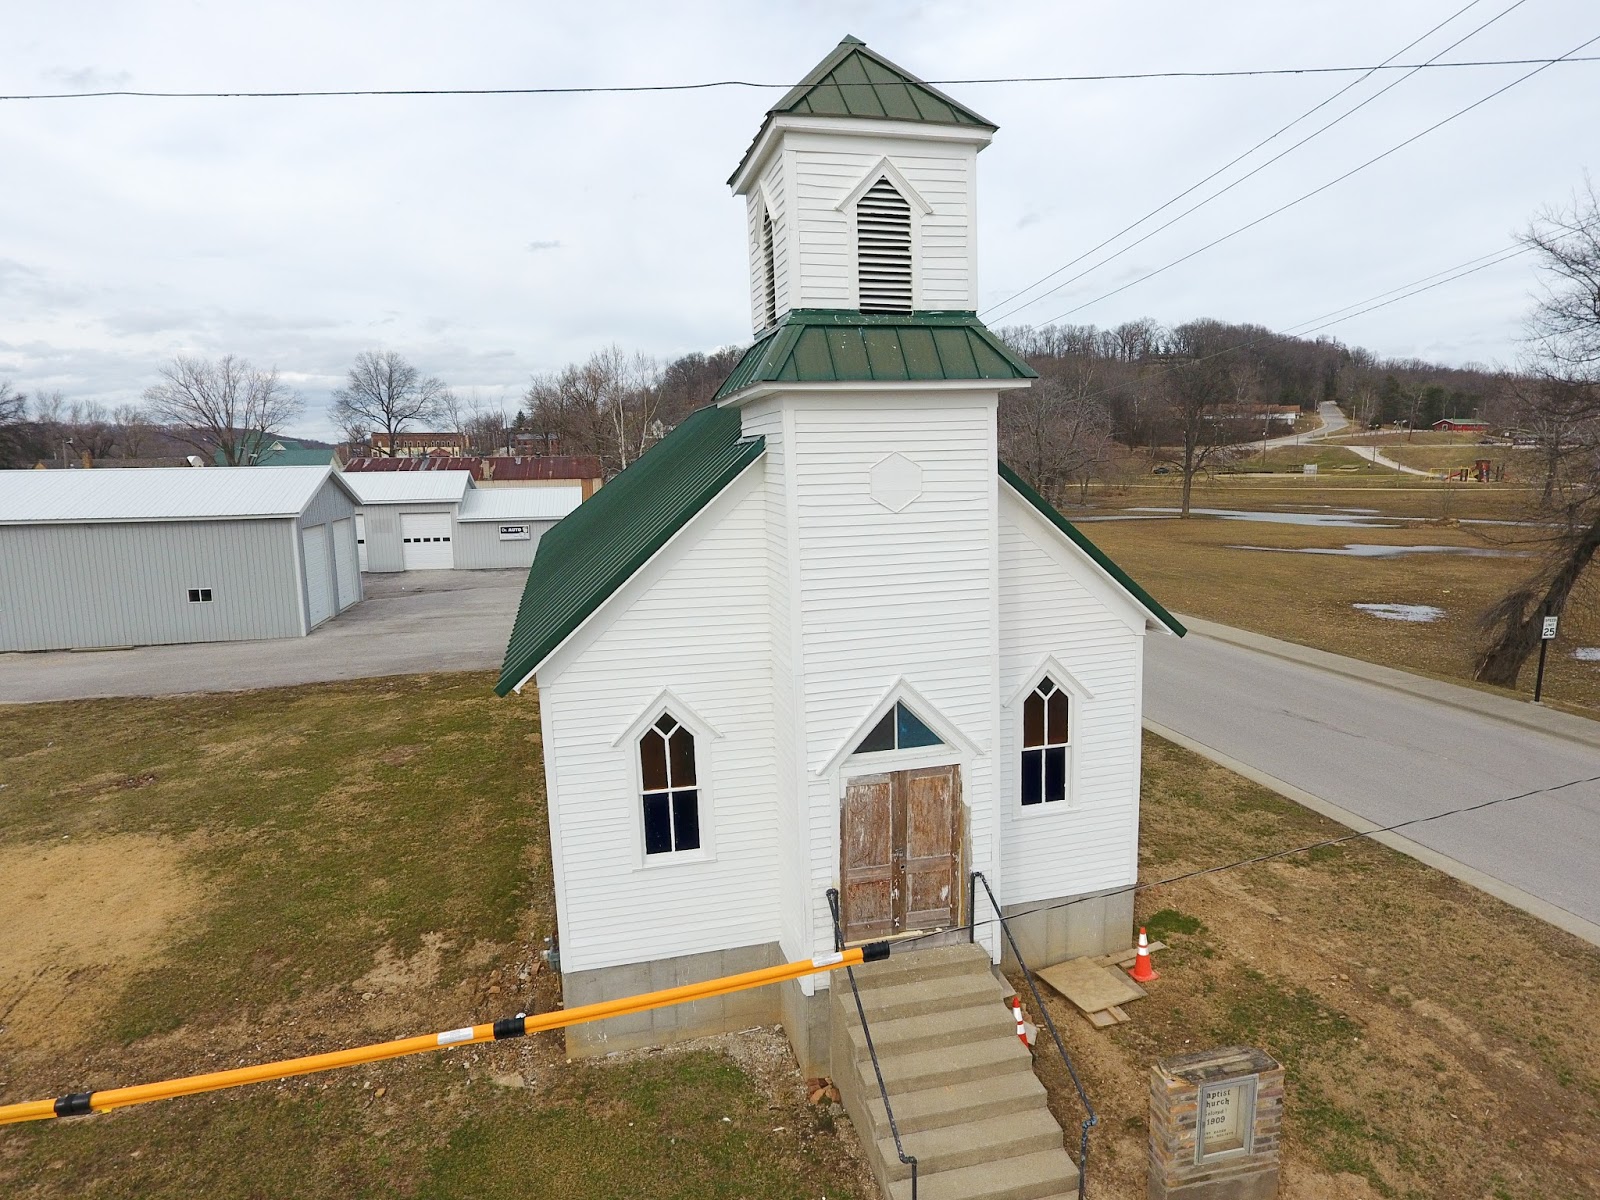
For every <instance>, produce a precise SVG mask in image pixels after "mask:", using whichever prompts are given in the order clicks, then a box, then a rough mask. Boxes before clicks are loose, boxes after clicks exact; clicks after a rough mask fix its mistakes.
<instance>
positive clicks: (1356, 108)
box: [991, 0, 1527, 321]
mask: <svg viewBox="0 0 1600 1200" xmlns="http://www.w3.org/2000/svg"><path fill="white" fill-rule="evenodd" d="M1479 2H1480V0H1471V3H1469V4H1468V5H1467V6H1466V7H1465V8H1461V9H1458V10H1457V11H1455V12H1453V13H1451V14H1450V15H1449V16H1448V17H1446V18H1445V19H1444V20H1443V21H1441V22H1439V24H1437V25H1435V26H1434V27H1433V28H1432V29H1430V30H1428V32H1427V33H1424V34H1423V35H1422V36H1421V37H1419V38H1417V39H1416V40H1415V41H1413V42H1411V43H1409V44H1408V45H1405V46H1402V47H1401V48H1400V49H1399V50H1396V51H1395V52H1394V53H1393V54H1392V55H1390V56H1389V58H1388V59H1386V60H1385V62H1389V61H1392V60H1394V59H1396V58H1399V57H1400V55H1402V54H1404V53H1405V52H1406V51H1407V50H1409V49H1411V47H1412V46H1415V45H1416V44H1417V42H1420V41H1423V40H1424V39H1426V38H1429V37H1431V36H1433V34H1435V33H1437V32H1438V31H1439V30H1440V29H1442V28H1444V26H1446V25H1448V24H1449V23H1450V22H1451V21H1454V20H1455V19H1456V18H1457V17H1459V16H1460V15H1461V14H1462V13H1464V12H1466V11H1467V9H1469V8H1472V7H1473V5H1475V4H1477V3H1479ZM1526 2H1527V0H1515V2H1514V3H1513V4H1511V5H1510V7H1508V8H1505V9H1503V10H1502V11H1500V12H1499V13H1497V14H1495V15H1494V16H1492V17H1490V18H1489V19H1488V20H1487V21H1485V22H1484V23H1483V24H1482V25H1479V26H1478V27H1477V28H1476V29H1473V30H1472V31H1471V32H1469V33H1467V34H1465V35H1463V36H1462V37H1459V38H1457V39H1456V40H1455V41H1453V42H1451V43H1450V44H1449V45H1448V46H1446V47H1445V48H1444V49H1442V50H1440V51H1438V53H1436V54H1434V55H1433V58H1432V59H1430V60H1429V61H1430V62H1431V61H1433V60H1434V59H1439V58H1442V57H1443V56H1444V55H1446V54H1448V53H1450V51H1452V50H1454V49H1455V48H1456V47H1457V46H1459V45H1461V43H1462V42H1464V41H1467V40H1468V39H1469V38H1472V37H1475V36H1477V35H1478V34H1479V33H1482V32H1483V31H1484V30H1485V29H1487V28H1488V27H1489V26H1490V25H1493V24H1494V23H1495V22H1496V21H1498V20H1500V19H1501V18H1502V17H1505V16H1507V15H1508V14H1510V13H1511V11H1512V10H1513V9H1516V8H1520V7H1521V6H1522V5H1523V4H1525V3H1526ZM1376 69H1377V68H1374V70H1376ZM1421 69H1422V68H1421V67H1417V68H1414V69H1412V70H1410V71H1407V72H1406V73H1405V74H1404V75H1402V76H1400V78H1398V79H1396V80H1394V81H1393V82H1391V83H1388V84H1386V85H1385V86H1384V87H1382V88H1379V89H1378V90H1377V91H1376V92H1374V93H1372V95H1370V96H1368V97H1367V98H1366V99H1365V100H1363V101H1361V103H1359V104H1357V105H1355V106H1354V107H1353V108H1350V109H1347V110H1346V111H1345V112H1343V113H1341V114H1340V115H1339V116H1337V117H1335V118H1334V119H1333V120H1331V121H1329V122H1328V123H1327V124H1326V125H1324V126H1322V127H1321V128H1320V129H1317V130H1315V131H1313V132H1311V133H1309V134H1307V135H1306V136H1305V137H1303V138H1301V139H1300V140H1299V141H1298V142H1296V143H1295V144H1294V145H1292V146H1289V147H1288V148H1287V149H1284V150H1281V151H1279V152H1278V153H1277V154H1275V155H1273V156H1272V157H1271V158H1269V159H1267V160H1266V161H1265V162H1263V163H1260V164H1259V165H1257V166H1256V167H1254V168H1253V169H1251V170H1250V171H1247V172H1246V173H1245V174H1243V175H1241V176H1239V178H1237V179H1235V180H1233V181H1232V182H1231V183H1229V184H1227V185H1226V186H1224V187H1221V188H1219V189H1217V190H1216V191H1215V192H1212V193H1211V195H1209V196H1207V197H1205V199H1203V200H1201V201H1199V203H1197V204H1193V205H1190V206H1189V207H1188V208H1186V209H1184V210H1183V211H1182V212H1181V213H1179V214H1178V215H1177V216H1175V217H1173V218H1172V219H1171V220H1169V221H1166V222H1165V223H1163V224H1161V225H1158V226H1156V227H1155V228H1154V229H1152V230H1150V231H1149V232H1148V233H1146V234H1144V235H1143V236H1142V237H1140V238H1138V239H1137V240H1135V241H1132V242H1129V243H1128V244H1127V245H1126V246H1123V247H1122V248H1121V249H1119V250H1117V251H1115V252H1113V253H1111V254H1108V255H1106V257H1105V258H1103V259H1101V260H1100V261H1099V262H1097V263H1095V264H1094V265H1093V266H1091V267H1086V268H1084V269H1083V270H1082V271H1079V272H1078V273H1077V274H1076V275H1074V276H1072V277H1071V278H1070V279H1064V280H1062V281H1061V282H1060V283H1058V284H1056V285H1055V287H1053V288H1051V289H1050V290H1049V291H1046V292H1041V293H1039V295H1037V296H1034V297H1033V298H1032V299H1031V300H1026V301H1024V302H1023V303H1021V304H1019V305H1016V306H1015V307H1014V308H1008V309H1007V310H1006V311H1005V312H1003V313H1001V314H1000V315H999V316H997V317H995V318H994V319H995V320H997V321H1000V320H1004V319H1005V318H1006V317H1009V316H1011V315H1013V314H1015V313H1017V312H1020V311H1021V310H1022V309H1025V308H1028V307H1030V306H1032V305H1034V304H1037V303H1038V302H1039V301H1040V300H1043V299H1044V298H1045V297H1046V296H1051V295H1054V294H1055V293H1056V292H1059V291H1060V290H1061V289H1062V288H1064V287H1066V286H1067V285H1068V284H1071V283H1076V282H1077V281H1078V280H1080V279H1082V278H1083V277H1084V276H1085V275H1090V274H1093V273H1094V272H1095V271H1098V270H1099V269H1100V268H1101V267H1103V266H1105V265H1106V264H1107V263H1109V262H1112V261H1113V260H1115V259H1117V258H1120V257H1121V256H1122V255H1124V254H1126V253H1127V252H1128V251H1129V250H1132V249H1133V248H1134V247H1135V246H1138V245H1141V244H1142V243H1144V242H1147V241H1149V240H1150V239H1151V238H1153V237H1155V235H1156V234H1158V233H1160V232H1161V231H1162V230H1164V229H1169V228H1171V227H1172V226H1173V225H1175V224H1177V223H1178V222H1179V221H1181V220H1183V219H1184V218H1185V217H1187V216H1189V215H1190V214H1191V213H1194V212H1197V211H1199V210H1200V209H1202V208H1204V207H1205V206H1206V205H1208V204H1210V203H1211V202H1212V201H1213V200H1215V199H1216V198H1217V197H1218V196H1222V195H1226V194H1227V193H1228V192H1231V191H1232V190H1233V189H1234V188H1236V187H1238V186H1239V185H1240V184H1241V183H1243V182H1244V181H1245V180H1247V179H1250V178H1251V177H1253V176H1255V175H1259V174H1260V173H1261V172H1262V171H1264V170H1266V169H1267V168H1268V167H1270V166H1271V165H1272V164H1273V163H1275V162H1277V161H1278V160H1279V159H1282V158H1284V157H1286V156H1288V155H1290V154H1293V153H1294V152H1295V151H1296V150H1298V149H1300V147H1301V146H1304V145H1305V144H1306V143H1307V142H1310V141H1313V140H1315V139H1316V138H1319V137H1321V136H1322V135H1323V134H1324V133H1327V132H1328V130H1330V129H1332V128H1333V127H1334V126H1335V125H1338V124H1339V123H1340V122H1341V121H1344V120H1347V119H1348V118H1350V117H1352V116H1354V115H1355V114H1356V113H1358V112H1360V111H1361V110H1362V109H1363V108H1365V107H1366V106H1367V105H1369V104H1371V103H1372V102H1373V101H1374V100H1376V99H1378V98H1379V97H1380V96H1382V95H1383V94H1384V93H1385V92H1388V91H1390V90H1391V89H1393V88H1396V87H1399V86H1400V85H1401V84H1402V83H1404V82H1405V81H1406V80H1407V79H1410V78H1411V77H1412V76H1413V75H1415V74H1416V73H1417V71H1419V70H1421ZM1371 74H1372V72H1370V71H1369V72H1368V73H1367V74H1366V75H1362V76H1360V77H1359V78H1357V79H1353V80H1351V81H1350V82H1349V83H1347V84H1345V85H1344V87H1342V88H1340V89H1339V90H1338V91H1337V92H1335V93H1334V94H1333V95H1331V96H1329V97H1328V98H1327V99H1326V100H1324V101H1323V102H1322V103H1321V104H1318V105H1316V106H1315V107H1313V108H1310V109H1307V110H1306V111H1305V112H1303V113H1301V114H1300V115H1299V116H1298V117H1296V118H1295V119H1294V120H1292V121H1290V122H1289V123H1288V124H1287V125H1285V126H1283V127H1282V128H1281V129H1279V130H1277V131H1276V132H1275V133H1272V134H1269V135H1268V136H1267V137H1265V138H1263V139H1262V140H1261V141H1259V142H1257V143H1256V144H1255V145H1254V146H1251V147H1250V149H1248V150H1246V151H1245V152H1244V153H1243V154H1241V155H1239V156H1238V157H1237V158H1234V159H1233V160H1231V161H1230V162H1227V163H1224V164H1223V165H1222V166H1220V167H1218V168H1217V169H1216V170H1215V171H1213V172H1211V174H1209V175H1207V176H1206V177H1205V178H1204V179H1202V180H1200V182H1199V183H1196V184H1194V185H1192V186H1190V187H1188V188H1185V189H1184V190H1183V191H1181V192H1179V193H1178V194H1177V195H1176V196H1174V197H1173V198H1172V199H1171V200H1168V201H1167V202H1166V203H1165V204H1163V205H1161V206H1160V207H1159V208H1156V209H1152V210H1151V211H1150V212H1148V213H1146V214H1145V215H1144V216H1142V217H1140V218H1139V219H1138V220H1137V221H1135V222H1133V224H1131V225H1128V226H1125V227H1124V228H1122V229H1119V230H1118V231H1117V232H1116V233H1114V234H1112V235H1111V236H1110V237H1108V238H1107V239H1106V240H1105V241H1103V242H1101V243H1100V244H1099V245H1098V246H1094V247H1092V248H1090V249H1088V250H1085V251H1084V252H1083V253H1082V254H1080V255H1078V256H1077V257H1076V258H1074V259H1072V260H1071V261H1069V262H1067V263H1064V264H1063V265H1061V266H1059V267H1057V268H1056V269H1055V270H1054V271H1051V272H1050V274H1048V275H1046V276H1045V277H1044V278H1043V279H1039V280H1035V281H1034V282H1033V283H1031V284H1029V285H1028V286H1027V287H1025V288H1023V289H1022V291H1020V292H1017V293H1016V294H1014V295H1013V296H1011V297H1010V298H1009V299H1007V300H1002V301H1001V302H1000V303H999V304H996V305H992V306H991V311H992V309H994V308H999V307H1002V306H1004V305H1008V304H1011V303H1012V301H1014V300H1016V299H1017V297H1018V296H1021V295H1023V294H1025V293H1027V292H1030V291H1032V290H1033V289H1034V288H1036V287H1038V286H1039V284H1041V283H1045V282H1047V281H1049V280H1051V279H1054V278H1055V277H1056V276H1057V275H1059V274H1061V272H1062V271H1065V270H1067V268H1069V267H1072V266H1075V265H1076V264H1078V263H1080V262H1082V261H1083V260H1084V259H1086V258H1088V257H1089V255H1091V254H1094V253H1096V252H1097V251H1099V250H1103V249H1104V248H1105V247H1106V246H1109V245H1110V244H1111V243H1112V242H1114V241H1116V240H1117V239H1118V238H1120V237H1121V236H1122V235H1123V234H1125V233H1128V232H1130V231H1131V230H1133V229H1136V228H1138V227H1139V226H1140V225H1143V224H1144V223H1145V222H1146V221H1148V220H1149V219H1150V218H1151V217H1153V216H1155V215H1156V214H1157V213H1160V212H1162V211H1163V210H1164V209H1166V208H1169V207H1170V206H1171V205H1173V204H1176V203H1177V202H1178V201H1179V200H1181V199H1183V198H1184V197H1185V196H1187V195H1189V193H1191V192H1193V191H1195V190H1196V189H1197V188H1199V187H1201V186H1203V185H1204V184H1207V183H1209V182H1210V181H1211V180H1213V179H1215V178H1216V177H1217V176H1218V175H1221V174H1222V173H1223V172H1224V171H1226V170H1228V169H1229V168H1230V167H1232V166H1234V164H1236V163H1238V162H1240V161H1242V160H1244V159H1246V158H1248V157H1250V155H1252V154H1254V153H1255V152H1256V151H1257V150H1259V149H1261V148H1262V147H1263V146H1265V145H1266V144H1267V143H1268V142H1271V141H1272V140H1273V139H1275V138H1277V137H1278V136H1279V134H1282V133H1285V132H1287V131H1288V130H1290V129H1292V128H1294V126H1296V125H1298V124H1299V123H1300V122H1301V121H1303V120H1305V119H1306V118H1307V117H1309V116H1310V115H1311V114H1312V113H1314V112H1317V111H1318V110H1319V109H1322V108H1325V107H1326V106H1327V105H1329V104H1331V103H1333V102H1334V101H1335V100H1337V99H1338V98H1339V97H1340V96H1342V95H1344V94H1345V93H1346V92H1348V91H1349V90H1350V89H1351V88H1353V87H1357V86H1359V85H1360V84H1362V83H1363V82H1365V81H1366V80H1367V78H1368V77H1369V76H1370V75H1371Z"/></svg>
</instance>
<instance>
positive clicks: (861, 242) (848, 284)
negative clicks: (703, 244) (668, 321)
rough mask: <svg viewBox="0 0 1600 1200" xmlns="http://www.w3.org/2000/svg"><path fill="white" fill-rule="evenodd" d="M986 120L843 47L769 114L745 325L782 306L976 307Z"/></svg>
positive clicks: (753, 168) (750, 201)
mask: <svg viewBox="0 0 1600 1200" xmlns="http://www.w3.org/2000/svg"><path fill="white" fill-rule="evenodd" d="M995 128H996V127H995V125H994V123H993V122H991V121H989V120H987V119H986V118H984V117H982V116H980V115H979V114H978V113H976V112H974V111H973V110H972V109H970V108H968V107H966V106H965V105H964V104H962V103H961V102H960V101H958V100H956V99H954V98H953V97H950V96H947V95H945V94H944V93H943V92H941V91H940V90H939V89H938V88H936V87H934V86H932V85H931V84H928V83H925V82H923V81H922V80H920V79H918V78H917V77H916V76H914V75H912V74H911V73H910V72H908V71H906V70H905V69H904V68H903V67H899V66H896V65H895V64H894V63H892V62H890V61H889V60H888V59H886V58H884V57H882V56H881V55H879V54H877V53H875V52H874V51H872V50H871V49H869V48H868V47H867V46H866V45H865V44H864V43H862V42H861V41H860V40H858V39H857V38H853V37H847V38H845V39H844V40H843V41H842V42H840V43H839V45H838V46H837V47H835V48H834V50H833V52H832V53H830V54H829V55H828V56H827V57H826V58H824V59H823V60H822V61H821V62H820V63H818V64H817V65H816V66H815V67H814V68H812V70H811V71H810V72H809V73H808V74H807V75H806V77H805V78H804V79H802V80H801V81H800V82H799V83H798V84H796V85H795V86H794V87H793V88H791V89H790V90H789V92H788V93H786V94H785V95H784V97H783V98H782V99H781V100H779V101H778V103H777V104H775V105H773V107H772V108H771V109H769V110H768V111H767V114H766V118H765V120H764V121H763V123H762V126H761V130H760V132H759V133H758V134H757V135H756V138H755V141H754V142H752V143H751V145H750V148H749V150H747V151H746V153H745V156H744V158H743V160H742V161H741V162H740V164H739V168H738V170H736V171H735V172H734V173H733V176H732V178H730V179H729V181H728V182H729V184H730V185H731V186H732V188H733V191H734V194H735V195H739V196H744V197H746V200H747V209H746V213H747V222H748V226H747V227H748V230H749V251H750V298H751V324H752V326H753V327H754V329H755V330H756V331H757V332H758V333H759V332H761V331H763V330H765V329H769V328H771V327H772V326H773V325H775V324H777V323H778V322H779V321H781V320H782V318H783V315H784V314H785V313H786V312H788V311H790V310H792V309H831V310H853V311H857V312H863V313H910V312H927V311H939V312H949V311H964V312H970V311H972V310H974V309H975V308H976V307H977V261H976V252H975V229H974V224H975V221H974V218H975V209H976V202H977V180H976V160H977V153H978V151H979V150H981V149H982V148H983V147H984V146H986V145H988V144H989V140H990V138H991V137H992V136H993V135H994V132H995Z"/></svg>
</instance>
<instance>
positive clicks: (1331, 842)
mask: <svg viewBox="0 0 1600 1200" xmlns="http://www.w3.org/2000/svg"><path fill="white" fill-rule="evenodd" d="M1585 783H1600V775H1590V776H1588V777H1586V778H1583V779H1569V780H1567V782H1565V783H1556V784H1551V785H1550V786H1549V787H1542V788H1533V789H1531V790H1530V791H1526V792H1518V793H1517V794H1516V795H1515V796H1499V797H1496V798H1495V799H1493V800H1485V801H1483V802H1481V803H1479V804H1465V805H1462V806H1461V807H1460V808H1451V809H1447V810H1446V811H1444V812H1437V813H1433V814H1432V815H1430V816H1426V817H1412V818H1410V819H1409V820H1405V821H1396V822H1395V823H1394V824H1393V825H1384V826H1382V827H1381V828H1378V829H1368V830H1366V831H1364V832H1360V833H1346V834H1341V835H1340V836H1338V837H1331V838H1323V839H1322V840H1321V841H1316V842H1308V843H1306V844H1305V845H1303V846H1292V847H1290V848H1289V849H1287V850H1273V851H1270V852H1268V853H1266V854H1256V855H1253V856H1251V857H1250V858H1241V859H1236V860H1235V861H1233V862H1227V863H1218V864H1216V865H1215V866H1210V867H1199V868H1197V869H1195V870H1193V871H1185V872H1183V873H1182V874H1180V875H1169V876H1167V877H1166V878H1165V879H1152V880H1150V881H1149V882H1148V883H1134V884H1129V885H1128V886H1127V887H1120V888H1114V889H1113V890H1111V891H1109V892H1098V893H1096V894H1095V895H1093V896H1079V897H1076V898H1075V899H1072V900H1061V901H1058V902H1056V903H1054V904H1036V905H1034V906H1033V907H1032V908H1024V909H1019V910H1018V911H1016V912H1014V913H1007V914H1006V920H1008V921H1014V920H1016V919H1017V918H1018V917H1031V916H1033V915H1034V914H1035V913H1042V912H1055V911H1056V910H1057V909H1062V908H1071V907H1073V906H1074V905H1077V904H1084V903H1086V902H1088V901H1090V900H1101V899H1104V898H1105V897H1107V896H1124V895H1127V894H1129V893H1130V892H1131V893H1133V894H1135V895H1137V894H1138V893H1140V892H1148V891H1151V890H1153V889H1155V888H1162V887H1170V886H1172V885H1173V884H1175V883H1185V882H1187V881H1188V880H1191V879H1199V878H1201V877H1202V876H1206V875H1220V874H1222V873H1223V872H1224V871H1236V870H1238V869H1239V868H1241V867H1254V866H1259V865H1260V864H1261V863H1265V862H1272V861H1274V860H1275V859H1280V858H1288V857H1289V856H1290V855H1294V854H1305V853H1307V852H1309V851H1312V850H1321V849H1322V848H1324V847H1325V846H1342V845H1344V843H1346V842H1354V841H1359V840H1360V839H1362V838H1372V837H1376V836H1377V835H1378V834H1380V833H1393V832H1394V831H1395V830H1397V829H1406V828H1409V827H1410V826H1412V825H1425V824H1427V823H1428V822H1430V821H1442V820H1443V819H1444V818H1446V817H1458V816H1462V815H1464V814H1466V813H1475V812H1480V811H1482V810H1483V809H1486V808H1494V807H1495V806H1496V805H1500V804H1510V803H1511V802H1512V801H1514V800H1527V799H1529V798H1530V797H1533V796H1544V795H1549V794H1550V793H1552V792H1559V791H1563V790H1565V789H1566V788H1570V787H1579V786H1580V785H1582V784H1585ZM997 921H998V918H997V917H991V918H990V919H989V920H987V921H973V922H971V923H970V924H967V925H957V926H954V927H952V928H948V929H936V930H934V931H933V932H931V933H924V934H919V935H918V936H916V937H909V938H906V939H904V940H903V941H897V942H894V943H892V945H893V946H894V948H895V949H896V950H898V949H899V948H900V947H902V946H908V945H910V944H911V943H913V942H920V941H922V940H924V939H925V938H931V937H944V936H947V935H949V934H952V933H965V932H967V931H969V930H978V929H983V928H985V927H986V926H989V925H994V924H996V923H997Z"/></svg>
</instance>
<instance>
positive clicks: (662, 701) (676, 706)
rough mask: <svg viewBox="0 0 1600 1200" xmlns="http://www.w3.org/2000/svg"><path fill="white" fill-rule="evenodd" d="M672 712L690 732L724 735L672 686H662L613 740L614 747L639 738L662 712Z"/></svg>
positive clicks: (711, 735)
mask: <svg viewBox="0 0 1600 1200" xmlns="http://www.w3.org/2000/svg"><path fill="white" fill-rule="evenodd" d="M665 712H670V713H671V714H672V715H673V717H674V718H676V720H677V722H678V724H680V725H687V726H688V727H689V732H691V733H693V734H695V735H697V736H699V737H703V738H705V739H706V740H707V741H712V740H715V739H717V738H720V737H721V736H722V734H721V733H719V732H718V731H717V729H716V727H715V726H714V725H712V724H711V722H710V721H707V720H706V719H705V718H704V717H702V716H701V715H700V714H699V713H697V712H695V710H694V709H693V708H692V707H691V706H690V705H689V704H688V702H687V701H685V700H684V699H683V697H681V696H679V695H678V694H677V693H676V692H674V691H673V690H672V689H671V688H662V689H661V690H660V691H659V692H657V693H656V695H655V698H654V699H653V700H651V701H650V703H649V704H646V705H645V706H644V707H643V708H641V709H640V710H639V715H638V716H636V717H635V718H634V719H633V720H632V721H631V722H630V723H629V725H628V727H627V728H626V729H624V730H623V731H622V732H621V733H619V734H617V736H616V738H615V739H614V740H613V741H612V743H611V745H612V748H613V749H615V748H616V747H618V746H620V745H622V744H623V743H624V742H626V741H630V740H634V741H636V740H638V739H639V738H640V737H642V736H643V735H644V731H645V730H646V729H648V728H650V726H652V725H654V724H655V723H656V721H658V720H659V719H660V718H661V714H662V713H665Z"/></svg>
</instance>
